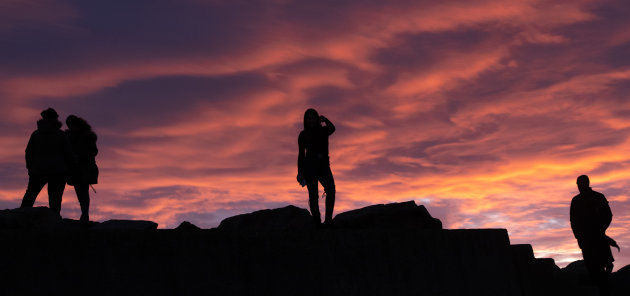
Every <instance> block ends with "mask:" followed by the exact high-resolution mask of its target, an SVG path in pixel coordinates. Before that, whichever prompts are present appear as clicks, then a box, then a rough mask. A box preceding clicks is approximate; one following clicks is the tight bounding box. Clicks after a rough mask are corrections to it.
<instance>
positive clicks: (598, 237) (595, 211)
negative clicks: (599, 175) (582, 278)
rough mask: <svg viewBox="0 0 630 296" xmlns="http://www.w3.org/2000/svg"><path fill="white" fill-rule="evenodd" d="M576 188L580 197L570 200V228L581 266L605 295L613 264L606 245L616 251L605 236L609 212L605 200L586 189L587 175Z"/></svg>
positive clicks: (579, 181) (579, 178) (612, 242)
mask: <svg viewBox="0 0 630 296" xmlns="http://www.w3.org/2000/svg"><path fill="white" fill-rule="evenodd" d="M577 186H578V189H579V191H580V194H578V195H576V196H575V197H573V200H571V218H570V219H571V229H572V230H573V235H574V236H575V238H576V239H577V242H578V245H579V246H580V249H582V256H583V257H584V264H585V265H586V268H587V269H588V271H589V273H590V275H591V278H592V279H593V280H594V281H595V283H596V284H597V285H598V286H599V287H600V291H601V292H602V295H607V293H608V288H607V281H608V278H609V277H610V274H611V272H612V269H613V261H615V259H614V258H613V256H612V253H611V251H610V246H615V247H617V248H619V246H617V243H616V242H615V241H614V240H613V239H612V238H610V237H608V236H607V235H606V229H607V228H608V226H609V225H610V222H611V221H612V211H611V210H610V206H608V201H607V200H606V197H604V195H603V194H601V193H599V192H597V191H594V190H593V189H592V188H591V187H590V181H589V178H588V176H586V175H581V176H579V177H578V178H577Z"/></svg>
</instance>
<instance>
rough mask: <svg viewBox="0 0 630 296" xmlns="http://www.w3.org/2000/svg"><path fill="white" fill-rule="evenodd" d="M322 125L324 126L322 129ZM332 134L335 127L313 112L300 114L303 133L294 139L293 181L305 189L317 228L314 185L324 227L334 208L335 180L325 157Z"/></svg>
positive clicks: (317, 209)
mask: <svg viewBox="0 0 630 296" xmlns="http://www.w3.org/2000/svg"><path fill="white" fill-rule="evenodd" d="M322 123H324V125H322ZM334 132H335V126H334V125H333V124H332V122H330V120H328V119H327V118H326V117H324V116H320V115H319V114H318V113H317V111H315V109H308V110H306V112H304V130H302V131H301V132H300V135H299V136H298V147H299V153H298V175H297V181H298V182H299V183H300V184H301V185H302V186H304V185H306V187H307V188H308V201H309V207H310V209H311V215H313V220H314V221H315V223H316V224H317V225H319V224H321V217H320V214H319V203H318V199H319V192H318V182H319V183H321V184H322V186H323V187H324V192H325V194H326V216H325V220H324V224H325V225H330V223H332V215H333V208H334V206H335V179H334V178H333V175H332V171H331V170H330V159H329V157H328V136H330V135H331V134H332V133H334Z"/></svg>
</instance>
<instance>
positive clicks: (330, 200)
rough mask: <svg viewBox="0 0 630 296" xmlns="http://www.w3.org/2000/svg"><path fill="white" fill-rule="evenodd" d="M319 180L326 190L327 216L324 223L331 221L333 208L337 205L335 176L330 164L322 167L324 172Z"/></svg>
mask: <svg viewBox="0 0 630 296" xmlns="http://www.w3.org/2000/svg"><path fill="white" fill-rule="evenodd" d="M319 182H321V183H322V186H323V187H324V192H326V216H325V220H324V223H331V222H332V216H333V209H334V207H335V193H336V188H335V179H334V178H333V175H332V171H331V170H330V166H326V167H324V168H322V173H321V176H320V178H319Z"/></svg>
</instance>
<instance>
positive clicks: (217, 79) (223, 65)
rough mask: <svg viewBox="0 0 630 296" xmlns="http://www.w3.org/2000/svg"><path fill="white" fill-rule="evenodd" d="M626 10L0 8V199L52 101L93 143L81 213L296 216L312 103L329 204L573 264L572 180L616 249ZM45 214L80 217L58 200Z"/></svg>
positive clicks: (601, 4) (497, 4) (581, 6)
mask: <svg viewBox="0 0 630 296" xmlns="http://www.w3.org/2000/svg"><path fill="white" fill-rule="evenodd" d="M629 10H630V8H628V6H627V5H625V3H624V2H623V1H594V0H580V1H560V2H558V1H542V0H522V1H512V2H510V4H506V3H505V1H490V0H485V1H484V0H480V1H449V2H445V3H438V2H435V1H402V0H401V1H388V2H387V4H384V3H383V2H382V1H363V0H362V1H343V2H341V3H340V2H339V1H310V2H304V1H299V2H298V1H291V0H269V1H238V0H237V1H219V0H216V1H201V0H187V1H178V2H177V3H171V2H168V1H133V2H124V1H106V2H103V1H99V2H86V1H62V2H58V1H55V3H53V1H48V0H34V1H28V2H25V1H12V0H0V18H2V19H3V22H2V24H1V25H0V43H1V44H3V46H1V47H0V115H1V116H0V133H1V136H2V142H3V145H2V147H0V203H2V205H3V206H5V207H17V206H18V205H19V203H20V200H21V196H22V194H23V190H24V189H25V187H26V183H27V175H26V170H25V168H24V165H23V162H24V160H23V159H24V158H23V157H24V155H23V152H24V148H25V146H26V143H27V141H28V136H29V135H30V133H31V132H32V130H33V129H34V128H35V121H36V120H37V119H38V114H39V112H40V111H41V110H42V109H44V108H47V107H49V106H52V107H54V108H56V109H57V110H58V112H60V114H61V115H62V116H67V115H69V114H76V115H79V116H81V117H84V118H86V119H87V120H88V121H89V122H90V123H91V124H92V125H93V126H94V128H95V130H96V132H97V133H98V135H99V142H98V145H99V150H100V154H99V156H98V158H97V161H98V163H99V167H100V168H101V176H100V180H99V184H98V185H97V186H96V188H97V191H98V193H96V194H92V196H93V197H92V213H91V216H92V217H93V218H94V219H97V220H105V219H112V218H136V219H151V220H154V221H156V222H158V223H159V224H160V227H175V226H177V225H178V224H179V223H181V222H182V221H184V220H189V221H191V222H193V223H195V224H197V225H200V226H204V227H214V226H216V225H218V223H219V222H220V221H221V219H223V218H225V217H228V216H231V215H235V214H239V213H245V212H249V211H253V210H257V209H261V208H270V207H279V206H283V205H286V204H295V205H298V206H301V207H305V208H306V207H307V193H306V192H305V190H304V189H303V188H301V187H299V185H298V184H297V183H296V182H295V174H296V167H295V166H296V158H297V151H296V150H297V143H296V142H297V135H298V133H299V131H300V130H301V120H302V115H303V112H304V110H305V109H306V108H308V107H314V108H316V109H317V110H318V111H320V113H322V114H324V115H326V116H327V117H328V118H330V119H331V120H332V121H333V122H334V123H335V124H336V126H337V132H336V133H335V134H334V135H333V136H332V137H331V141H330V142H331V148H330V150H331V162H332V169H333V173H334V175H335V179H336V180H335V181H336V183H337V189H338V191H339V193H338V202H337V205H336V212H340V211H344V210H349V209H353V208H356V207H360V206H365V205H368V204H374V203H385V202H396V201H405V200H410V199H413V200H416V201H417V202H418V203H422V204H425V205H426V206H427V207H428V209H429V211H430V212H431V213H433V214H434V215H435V216H437V217H438V218H440V219H442V221H443V222H444V225H445V226H446V227H449V228H479V227H500V228H507V229H508V231H509V233H510V237H511V238H512V240H513V243H532V244H533V246H534V250H535V251H536V255H537V256H543V257H544V256H551V257H553V258H555V259H556V261H557V263H559V264H560V265H565V264H567V263H569V262H571V261H573V260H576V259H578V258H580V257H581V255H580V251H579V249H578V247H577V244H576V242H575V240H574V238H573V236H572V233H571V230H570V228H569V224H568V220H569V217H568V206H569V203H570V200H571V197H572V196H573V195H575V194H576V193H577V189H576V188H575V185H574V184H575V178H576V177H577V176H578V175H580V174H589V175H590V176H591V180H592V183H593V187H594V189H595V190H598V191H601V192H602V193H604V194H606V196H607V198H608V200H609V201H610V205H611V207H612V210H613V213H614V215H615V216H614V219H613V223H612V225H611V228H610V229H609V234H610V235H612V236H613V237H615V238H616V239H617V240H618V242H619V243H620V245H621V246H622V247H623V246H629V245H630V232H628V229H630V227H629V226H630V214H629V213H628V209H629V208H630V190H629V189H628V188H630V187H628V185H630V184H628V183H629V181H627V180H628V179H629V178H628V176H630V153H628V148H627V147H628V144H629V143H628V132H629V129H630V119H628V118H629V116H630V100H629V98H628V95H627V94H628V92H629V91H630V81H629V80H630V58H628V55H627V52H628V50H629V49H630V29H628V28H630V21H629V20H628V19H627V15H628V13H630V11H629ZM38 204H46V197H45V195H44V194H43V195H42V196H40V198H39V200H38ZM62 215H64V216H68V217H72V218H77V217H78V215H79V210H78V202H76V200H75V198H74V194H73V193H72V190H71V188H68V189H67V194H66V196H65V200H64V204H63V210H62ZM628 263H630V256H629V255H626V254H625V253H620V254H617V266H618V267H621V266H624V265H626V264H628Z"/></svg>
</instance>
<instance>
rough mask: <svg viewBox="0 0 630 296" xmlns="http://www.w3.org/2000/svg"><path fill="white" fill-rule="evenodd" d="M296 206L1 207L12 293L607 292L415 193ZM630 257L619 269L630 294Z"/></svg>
mask: <svg viewBox="0 0 630 296" xmlns="http://www.w3.org/2000/svg"><path fill="white" fill-rule="evenodd" d="M311 221H312V220H311V217H310V215H309V212H308V211H307V210H305V209H301V208H298V207H295V206H287V207H284V208H279V209H269V210H261V211H256V212H253V213H249V214H243V215H238V216H234V217H230V218H227V219H225V220H223V221H222V222H221V224H220V225H219V226H218V227H217V228H213V229H200V228H199V227H197V226H195V225H193V224H191V223H188V222H184V223H182V224H181V225H180V226H179V227H177V228H176V229H157V224H156V223H154V222H151V221H132V220H110V221H105V222H102V223H97V222H90V223H89V224H85V223H81V222H78V221H74V220H69V219H62V218H61V217H59V216H58V215H56V214H54V213H53V212H51V211H50V210H48V208H43V207H42V208H30V209H14V210H2V211H0V236H1V237H2V243H1V244H0V262H1V263H2V264H0V278H1V279H3V282H4V283H3V284H2V289H3V291H6V292H8V293H9V294H6V295H26V294H48V295H55V294H91V295H132V294H134V295H138V294H139V295H212V294H217V295H261V294H262V295H597V291H596V289H595V288H594V287H593V286H592V283H590V281H589V279H588V277H587V276H585V270H584V268H583V264H582V263H581V261H578V262H574V263H572V264H571V265H569V266H567V267H566V268H564V269H559V268H558V267H557V266H556V265H555V263H554V261H553V259H549V258H535V257H534V253H533V250H532V247H531V245H511V244H510V241H509V237H508V234H507V231H506V230H505V229H443V228H442V223H441V222H440V220H439V219H435V218H433V217H431V215H430V214H429V212H428V211H427V210H426V208H425V207H424V206H417V205H416V204H415V203H414V202H413V201H410V202H404V203H393V204H386V205H374V206H369V207H365V208H362V209H358V210H353V211H349V212H345V213H340V214H339V215H337V216H336V217H335V219H334V223H333V226H332V227H330V228H321V227H315V225H313V224H312V222H311ZM629 268H630V266H627V267H624V268H622V269H620V270H619V271H618V272H617V273H615V274H614V276H613V278H612V279H611V285H612V287H613V295H629V294H628V291H630V287H629V286H628V283H630V281H629V280H628V279H630V269H629Z"/></svg>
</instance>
